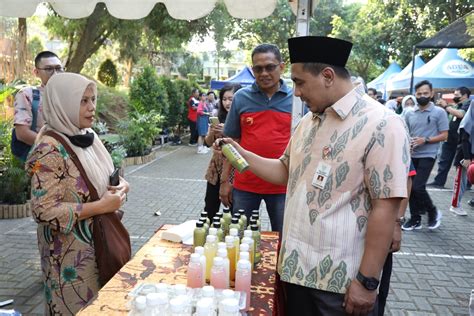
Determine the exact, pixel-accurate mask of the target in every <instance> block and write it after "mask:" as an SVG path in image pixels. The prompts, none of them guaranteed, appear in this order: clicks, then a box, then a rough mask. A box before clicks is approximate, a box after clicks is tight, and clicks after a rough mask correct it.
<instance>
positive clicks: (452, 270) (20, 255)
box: [0, 146, 474, 316]
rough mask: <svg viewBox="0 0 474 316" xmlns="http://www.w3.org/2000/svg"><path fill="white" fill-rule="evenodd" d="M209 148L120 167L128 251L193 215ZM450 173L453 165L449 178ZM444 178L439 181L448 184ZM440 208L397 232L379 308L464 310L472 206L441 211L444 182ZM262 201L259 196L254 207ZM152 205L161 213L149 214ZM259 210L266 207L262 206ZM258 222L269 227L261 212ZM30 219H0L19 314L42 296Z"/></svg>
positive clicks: (6, 272) (200, 202)
mask: <svg viewBox="0 0 474 316" xmlns="http://www.w3.org/2000/svg"><path fill="white" fill-rule="evenodd" d="M209 158H210V154H207V155H197V154H196V148H195V147H188V146H176V147H171V146H165V147H163V148H161V149H159V150H158V157H157V159H156V160H154V161H153V162H151V163H149V164H147V165H143V166H131V167H128V168H127V169H126V173H125V175H126V179H127V180H128V181H129V182H130V185H131V192H130V194H129V197H128V202H127V203H126V204H125V205H124V210H125V216H124V223H125V226H126V227H127V229H128V230H129V232H130V235H131V240H132V248H133V253H136V251H137V250H138V249H140V247H141V246H143V244H144V243H146V242H147V240H148V239H149V238H150V237H151V236H152V235H153V234H154V232H155V231H156V230H157V229H158V228H159V227H160V226H161V225H163V224H178V223H180V222H183V221H185V220H188V219H195V218H196V217H197V215H198V213H199V212H200V211H201V210H202V209H203V207H204V194H205V189H206V182H205V180H204V174H205V170H206V168H207V164H208V162H209ZM452 177H453V172H452V173H451V176H450V178H452ZM451 185H452V181H450V182H449V183H448V185H447V187H449V188H450V187H451ZM430 194H431V197H432V198H433V200H434V201H435V204H436V205H437V206H438V207H439V209H440V210H442V212H443V215H444V216H443V220H442V225H441V226H440V228H439V229H437V230H435V231H429V230H428V229H426V225H425V228H423V229H422V230H419V231H415V232H406V233H404V234H403V245H402V249H401V251H400V252H399V253H397V254H396V255H395V256H394V267H393V274H392V283H391V289H390V293H389V297H388V303H387V308H386V315H397V316H398V315H443V316H445V315H468V314H469V312H468V304H469V294H470V292H471V289H473V288H474V237H473V236H474V234H473V232H474V210H472V209H471V208H470V207H469V206H468V205H467V204H466V202H467V201H468V199H469V198H471V197H474V193H473V192H467V193H466V195H465V198H464V201H463V204H464V207H465V209H467V211H468V212H469V216H467V217H457V216H454V215H453V214H451V213H450V212H449V211H448V207H449V204H450V197H451V192H450V190H430ZM261 209H262V210H264V209H265V207H264V204H263V205H262V207H261ZM156 211H160V212H161V216H156V215H154V214H155V212H156ZM263 214H266V213H265V212H263ZM262 222H263V225H262V226H263V229H269V228H270V225H269V221H268V217H267V216H264V218H263V220H262ZM40 280H41V272H40V262H39V255H38V249H37V245H36V225H35V223H34V222H33V220H32V219H30V218H25V219H15V220H0V301H3V300H6V299H10V298H13V299H14V300H15V303H14V304H13V306H12V305H10V306H8V307H9V308H13V307H14V308H15V309H17V310H19V311H20V312H21V313H23V314H24V315H42V314H43V305H42V301H43V296H42V286H41V281H40Z"/></svg>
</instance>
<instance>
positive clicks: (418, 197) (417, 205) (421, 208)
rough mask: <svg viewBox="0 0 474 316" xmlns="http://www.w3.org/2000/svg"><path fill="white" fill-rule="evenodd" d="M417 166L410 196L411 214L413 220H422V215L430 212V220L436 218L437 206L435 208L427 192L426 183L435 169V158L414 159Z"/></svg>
mask: <svg viewBox="0 0 474 316" xmlns="http://www.w3.org/2000/svg"><path fill="white" fill-rule="evenodd" d="M412 161H413V165H414V166H415V170H416V176H414V177H413V185H412V187H411V195H410V200H409V203H410V213H411V218H414V219H416V220H421V214H424V213H425V212H428V217H429V218H430V219H432V218H434V217H436V206H434V204H433V201H432V200H431V197H430V195H429V194H428V191H426V182H427V181H428V178H429V176H430V173H431V170H432V169H433V166H434V163H435V159H434V158H412Z"/></svg>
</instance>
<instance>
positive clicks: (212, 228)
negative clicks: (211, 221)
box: [209, 227, 217, 236]
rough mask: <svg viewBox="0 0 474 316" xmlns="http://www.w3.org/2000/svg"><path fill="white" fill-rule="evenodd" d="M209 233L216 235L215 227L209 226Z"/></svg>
mask: <svg viewBox="0 0 474 316" xmlns="http://www.w3.org/2000/svg"><path fill="white" fill-rule="evenodd" d="M209 235H213V236H216V235H217V228H215V227H211V228H209Z"/></svg>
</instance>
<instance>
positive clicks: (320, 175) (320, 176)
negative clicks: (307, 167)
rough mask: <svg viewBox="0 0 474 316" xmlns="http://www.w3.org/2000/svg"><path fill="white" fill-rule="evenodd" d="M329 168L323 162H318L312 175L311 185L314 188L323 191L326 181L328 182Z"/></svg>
mask: <svg viewBox="0 0 474 316" xmlns="http://www.w3.org/2000/svg"><path fill="white" fill-rule="evenodd" d="M330 172H331V166H330V165H329V164H327V163H325V162H322V161H321V162H320V163H319V164H318V167H317V168H316V172H315V173H314V177H313V182H312V183H311V184H312V185H313V186H314V187H315V188H318V189H324V186H325V185H326V181H328V178H329V174H330Z"/></svg>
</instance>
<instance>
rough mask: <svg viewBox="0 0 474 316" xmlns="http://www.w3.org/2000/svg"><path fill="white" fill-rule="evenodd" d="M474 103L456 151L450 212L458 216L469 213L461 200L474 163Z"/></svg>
mask: <svg viewBox="0 0 474 316" xmlns="http://www.w3.org/2000/svg"><path fill="white" fill-rule="evenodd" d="M473 105H474V101H472V102H471V105H470V106H469V109H468V110H467V112H466V114H465V115H464V117H463V119H462V121H461V123H460V124H459V139H460V144H459V145H458V147H457V149H456V156H455V157H454V165H455V166H456V177H455V178H454V187H453V194H452V198H451V207H450V208H449V210H450V211H451V212H453V213H454V214H456V215H460V216H466V215H467V212H466V211H465V210H464V209H463V208H462V205H461V200H462V197H463V195H464V192H465V191H466V186H467V170H468V168H469V166H470V165H471V163H472V157H473V155H474V141H473V140H474V139H473V137H474V111H473V109H472V107H473Z"/></svg>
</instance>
